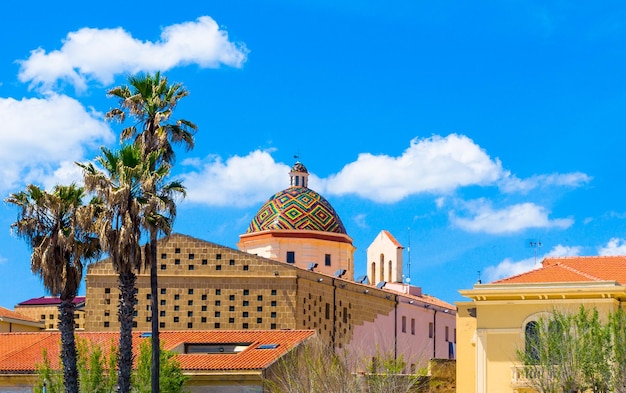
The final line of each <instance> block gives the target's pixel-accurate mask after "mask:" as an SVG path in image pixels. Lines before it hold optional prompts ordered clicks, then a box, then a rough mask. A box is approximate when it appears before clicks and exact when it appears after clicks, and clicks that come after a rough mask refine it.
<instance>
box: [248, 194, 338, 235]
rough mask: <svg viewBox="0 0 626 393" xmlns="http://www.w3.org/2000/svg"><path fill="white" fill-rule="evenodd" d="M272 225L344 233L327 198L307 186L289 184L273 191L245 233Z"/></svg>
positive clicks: (282, 227)
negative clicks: (286, 187)
mask: <svg viewBox="0 0 626 393" xmlns="http://www.w3.org/2000/svg"><path fill="white" fill-rule="evenodd" d="M271 229H307V230H312V231H322V232H333V233H342V234H346V229H345V228H344V226H343V223H342V222H341V219H340V218H339V215H338V214H337V213H336V212H335V209H333V207H332V206H331V205H330V203H328V201H327V200H326V199H325V198H324V197H323V196H321V195H320V194H318V193H317V192H315V191H313V190H311V189H310V188H306V187H289V188H288V189H286V190H283V191H280V192H278V193H276V194H274V195H273V196H272V197H271V198H270V199H269V200H268V201H267V202H265V204H264V205H263V206H262V207H261V208H260V209H259V211H258V213H257V214H256V216H254V218H253V219H252V222H250V226H249V227H248V230H247V231H246V233H253V232H261V231H267V230H271Z"/></svg>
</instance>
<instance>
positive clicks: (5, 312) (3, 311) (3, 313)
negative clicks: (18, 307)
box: [0, 307, 39, 323]
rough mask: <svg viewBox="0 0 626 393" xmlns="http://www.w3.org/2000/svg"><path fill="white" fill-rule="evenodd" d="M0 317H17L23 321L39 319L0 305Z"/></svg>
mask: <svg viewBox="0 0 626 393" xmlns="http://www.w3.org/2000/svg"><path fill="white" fill-rule="evenodd" d="M0 318H11V319H17V320H20V321H25V322H36V323H39V321H37V320H35V319H32V318H30V317H27V316H25V315H22V314H20V313H18V312H15V311H11V310H9V309H8V308H4V307H0Z"/></svg>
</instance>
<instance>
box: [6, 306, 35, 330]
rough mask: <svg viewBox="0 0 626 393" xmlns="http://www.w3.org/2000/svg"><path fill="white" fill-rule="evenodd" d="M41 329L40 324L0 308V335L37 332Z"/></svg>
mask: <svg viewBox="0 0 626 393" xmlns="http://www.w3.org/2000/svg"><path fill="white" fill-rule="evenodd" d="M43 327H44V326H43V323H42V322H39V321H37V320H35V319H32V318H29V317H27V316H25V315H22V314H20V313H17V312H15V311H11V310H8V309H6V308H4V307H0V333H13V332H38V331H40V330H41V329H43Z"/></svg>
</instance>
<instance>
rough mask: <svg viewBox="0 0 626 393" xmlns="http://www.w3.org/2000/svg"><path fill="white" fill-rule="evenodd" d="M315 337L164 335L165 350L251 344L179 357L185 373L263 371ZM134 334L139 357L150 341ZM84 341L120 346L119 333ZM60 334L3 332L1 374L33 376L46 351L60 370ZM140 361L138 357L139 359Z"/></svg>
mask: <svg viewBox="0 0 626 393" xmlns="http://www.w3.org/2000/svg"><path fill="white" fill-rule="evenodd" d="M314 334H315V332H314V331H312V330H250V331H215V330H213V331H212V330H208V331H166V332H161V333H160V339H161V342H162V343H163V346H164V348H165V349H168V350H173V349H174V348H177V349H178V348H182V344H185V343H195V344H198V343H212V344H220V343H234V342H236V343H248V342H249V343H251V344H250V346H248V348H246V349H244V350H243V351H241V352H239V353H235V354H179V355H178V361H179V362H180V364H181V367H182V368H183V370H204V371H218V370H259V369H264V368H266V367H268V366H270V365H271V364H272V363H273V362H274V361H276V360H277V359H279V358H280V357H281V356H283V355H284V354H285V353H287V352H288V351H289V350H290V349H291V348H293V347H294V346H296V345H298V344H299V343H301V342H302V341H304V340H306V339H308V338H309V337H312V336H313V335H314ZM140 335H141V332H134V333H133V347H134V349H133V352H134V353H135V355H137V351H138V343H139V342H140V341H141V340H149V338H148V337H146V338H140ZM76 337H77V339H80V338H83V339H86V340H88V341H91V342H95V343H98V344H100V345H101V346H102V349H103V351H104V352H105V353H107V352H108V350H109V347H110V345H117V341H118V337H119V335H118V333H112V332H97V333H96V332H77V333H76ZM60 340H61V335H60V333H59V332H37V333H0V373H3V372H8V371H10V372H21V373H32V372H34V371H35V365H36V364H38V363H41V362H42V359H43V355H42V353H43V352H42V351H43V349H44V348H45V349H46V351H47V353H48V358H49V359H50V362H51V366H52V367H53V368H60V367H59V347H60ZM261 344H279V345H278V347H277V348H274V349H258V346H259V345H261ZM135 358H136V356H135Z"/></svg>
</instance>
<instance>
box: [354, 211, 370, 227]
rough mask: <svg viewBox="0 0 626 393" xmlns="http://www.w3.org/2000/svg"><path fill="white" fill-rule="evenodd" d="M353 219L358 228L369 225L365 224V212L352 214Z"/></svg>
mask: <svg viewBox="0 0 626 393" xmlns="http://www.w3.org/2000/svg"><path fill="white" fill-rule="evenodd" d="M353 220H354V223H355V224H356V226H358V227H359V228H369V226H368V225H367V214H365V213H360V214H357V215H356V216H354V218H353Z"/></svg>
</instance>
